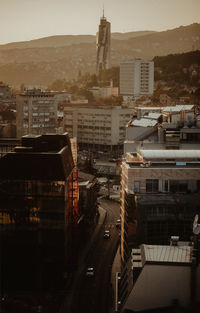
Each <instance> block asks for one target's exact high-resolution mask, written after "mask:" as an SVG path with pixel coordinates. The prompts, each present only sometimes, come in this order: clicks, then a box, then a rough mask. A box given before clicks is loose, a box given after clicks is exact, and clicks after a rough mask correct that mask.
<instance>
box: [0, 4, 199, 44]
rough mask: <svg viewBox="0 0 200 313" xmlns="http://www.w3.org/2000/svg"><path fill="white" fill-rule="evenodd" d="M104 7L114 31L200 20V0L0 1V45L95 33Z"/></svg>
mask: <svg viewBox="0 0 200 313" xmlns="http://www.w3.org/2000/svg"><path fill="white" fill-rule="evenodd" d="M103 6H104V10H105V16H106V17H107V18H108V19H109V21H110V22H111V24H112V29H111V31H112V32H130V31H138V30H154V31H163V30H167V29H172V28H175V27H179V26H180V25H183V26H185V25H189V24H192V23H195V22H200V13H199V12H200V1H199V0H168V1H165V0H140V1H136V0H124V1H120V0H104V1H103V0H74V1H67V0H57V1H53V0H28V1H27V0H18V1H12V0H6V1H5V0H0V27H1V29H2V30H3V31H2V32H1V34H0V44H5V43H9V42H16V41H26V40H32V39H36V38H41V37H47V36H53V35H67V34H68V35H78V34H93V35H94V34H95V33H96V32H97V21H98V20H99V18H100V16H101V15H102V10H103Z"/></svg>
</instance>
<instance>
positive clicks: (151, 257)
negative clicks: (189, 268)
mask: <svg viewBox="0 0 200 313" xmlns="http://www.w3.org/2000/svg"><path fill="white" fill-rule="evenodd" d="M142 248H143V251H144V257H145V261H146V262H170V263H171V262H176V263H191V259H192V258H191V255H192V247H190V246H157V245H142Z"/></svg>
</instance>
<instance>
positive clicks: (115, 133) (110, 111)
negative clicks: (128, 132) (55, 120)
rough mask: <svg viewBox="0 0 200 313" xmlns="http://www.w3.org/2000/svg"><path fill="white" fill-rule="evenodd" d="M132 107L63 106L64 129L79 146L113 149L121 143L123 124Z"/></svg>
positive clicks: (128, 117) (128, 116) (130, 114)
mask: <svg viewBox="0 0 200 313" xmlns="http://www.w3.org/2000/svg"><path fill="white" fill-rule="evenodd" d="M132 112H133V111H132V109H130V108H122V107H116V106H94V105H93V106H89V105H80V104H79V105H78V104H77V105H73V106H72V105H71V104H66V105H65V107H64V129H65V131H67V132H68V133H69V136H70V137H76V138H77V143H78V144H79V145H81V146H88V147H91V148H92V147H93V148H99V149H100V150H101V148H102V149H103V150H105V149H113V148H115V147H118V146H121V147H122V145H123V142H124V139H125V126H126V124H127V123H128V121H129V120H130V118H131V116H132Z"/></svg>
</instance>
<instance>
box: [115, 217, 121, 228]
mask: <svg viewBox="0 0 200 313" xmlns="http://www.w3.org/2000/svg"><path fill="white" fill-rule="evenodd" d="M115 226H116V227H117V228H121V220H120V219H118V220H117V221H116V224H115Z"/></svg>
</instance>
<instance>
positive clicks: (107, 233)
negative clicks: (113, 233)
mask: <svg viewBox="0 0 200 313" xmlns="http://www.w3.org/2000/svg"><path fill="white" fill-rule="evenodd" d="M103 236H104V238H105V239H108V238H110V231H109V230H105V232H104V235H103Z"/></svg>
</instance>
